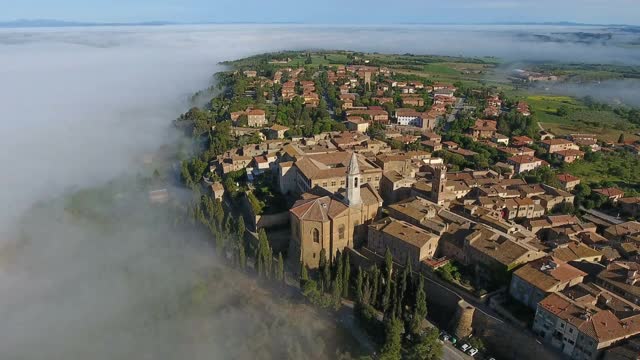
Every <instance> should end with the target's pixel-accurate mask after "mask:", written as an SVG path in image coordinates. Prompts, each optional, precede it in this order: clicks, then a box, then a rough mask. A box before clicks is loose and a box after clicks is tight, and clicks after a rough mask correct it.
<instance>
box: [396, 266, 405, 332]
mask: <svg viewBox="0 0 640 360" xmlns="http://www.w3.org/2000/svg"><path fill="white" fill-rule="evenodd" d="M407 270H408V269H407V268H406V267H405V268H404V270H403V271H402V272H401V273H400V276H399V279H398V280H397V283H396V288H397V289H396V316H397V317H398V318H399V319H402V318H403V315H404V314H403V309H404V306H403V304H404V294H405V292H406V291H407Z"/></svg>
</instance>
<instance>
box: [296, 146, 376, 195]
mask: <svg viewBox="0 0 640 360" xmlns="http://www.w3.org/2000/svg"><path fill="white" fill-rule="evenodd" d="M354 154H355V153H354ZM350 159H351V153H350V152H346V151H344V152H335V151H334V152H329V153H322V154H315V155H309V156H305V157H303V158H302V159H300V160H298V161H296V162H295V163H294V168H295V170H296V171H295V174H296V182H295V183H296V191H297V192H298V193H305V192H307V191H309V190H311V189H313V188H314V187H316V186H319V187H321V188H324V189H326V190H328V191H329V192H331V193H335V192H337V191H338V190H339V189H340V188H344V187H345V186H346V182H345V181H346V180H345V174H346V172H347V169H348V165H349V162H350ZM356 159H357V161H358V167H359V171H360V172H361V176H360V180H361V181H362V183H366V184H370V185H371V186H372V187H373V188H374V189H376V190H377V189H379V187H380V179H381V178H382V169H380V168H379V167H377V166H376V165H375V164H374V163H373V162H371V161H370V160H368V159H366V158H365V157H364V156H362V155H356Z"/></svg>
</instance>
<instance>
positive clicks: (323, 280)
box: [318, 249, 331, 292]
mask: <svg viewBox="0 0 640 360" xmlns="http://www.w3.org/2000/svg"><path fill="white" fill-rule="evenodd" d="M318 270H319V271H320V291H321V292H324V291H325V290H328V289H329V286H330V285H331V270H330V269H329V264H327V251H326V250H325V249H321V250H320V260H319V263H318ZM327 273H329V276H327V275H326V274H327Z"/></svg>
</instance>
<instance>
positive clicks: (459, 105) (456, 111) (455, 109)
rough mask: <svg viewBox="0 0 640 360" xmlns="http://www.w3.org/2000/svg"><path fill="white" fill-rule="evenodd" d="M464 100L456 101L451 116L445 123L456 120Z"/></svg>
mask: <svg viewBox="0 0 640 360" xmlns="http://www.w3.org/2000/svg"><path fill="white" fill-rule="evenodd" d="M464 100H465V99H464V98H460V99H458V102H457V103H456V105H455V106H454V107H453V111H452V112H451V114H450V115H449V116H447V122H453V121H454V120H455V119H456V115H457V114H458V113H459V112H460V110H462V108H463V107H464Z"/></svg>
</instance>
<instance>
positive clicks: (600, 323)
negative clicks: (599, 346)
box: [538, 293, 640, 343]
mask: <svg viewBox="0 0 640 360" xmlns="http://www.w3.org/2000/svg"><path fill="white" fill-rule="evenodd" d="M538 306H539V307H540V308H543V309H545V310H546V311H548V312H550V313H552V314H554V315H555V316H557V317H559V318H560V319H562V320H564V321H566V322H568V323H570V324H572V325H574V326H575V327H576V328H577V329H578V330H579V331H580V332H581V333H583V334H584V335H587V336H589V337H591V338H593V339H595V340H596V341H597V342H598V343H600V342H607V341H612V340H616V339H624V338H627V337H630V336H632V335H635V334H637V333H638V332H640V315H635V316H631V317H628V318H626V319H619V318H618V317H616V316H615V315H614V314H613V312H611V310H599V309H595V310H594V309H586V308H585V307H583V306H579V305H578V304H577V303H575V302H573V301H571V300H570V299H569V298H567V297H566V296H564V295H562V294H559V293H553V294H551V295H549V296H547V297H546V298H544V299H543V300H542V301H540V303H539V304H538Z"/></svg>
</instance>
